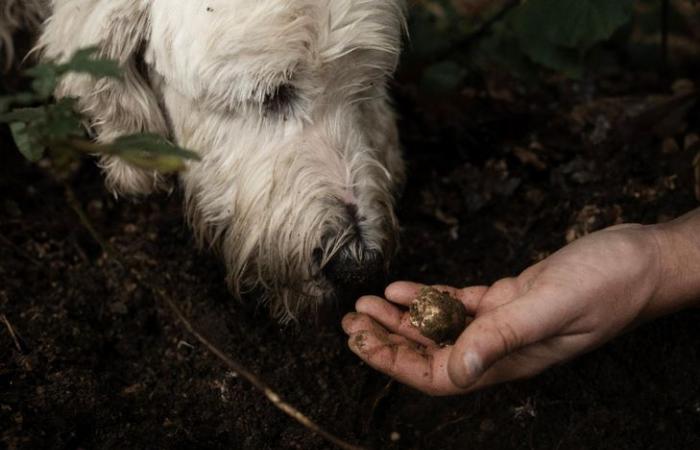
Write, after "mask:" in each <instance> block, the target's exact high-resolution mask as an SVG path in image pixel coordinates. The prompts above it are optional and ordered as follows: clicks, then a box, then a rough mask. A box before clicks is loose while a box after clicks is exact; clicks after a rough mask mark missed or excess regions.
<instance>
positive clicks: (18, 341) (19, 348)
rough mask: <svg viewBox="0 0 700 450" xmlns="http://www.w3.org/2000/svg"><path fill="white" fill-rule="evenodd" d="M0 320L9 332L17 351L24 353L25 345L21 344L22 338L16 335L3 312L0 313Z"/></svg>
mask: <svg viewBox="0 0 700 450" xmlns="http://www.w3.org/2000/svg"><path fill="white" fill-rule="evenodd" d="M0 321H2V323H3V324H4V325H5V328H7V332H8V333H10V337H12V340H13V341H14V343H15V348H16V349H17V351H18V352H20V353H22V354H24V353H26V352H25V347H24V345H22V339H21V338H20V337H19V335H17V332H16V331H15V328H14V327H13V326H12V324H11V323H10V321H9V320H8V319H7V316H6V315H5V314H0Z"/></svg>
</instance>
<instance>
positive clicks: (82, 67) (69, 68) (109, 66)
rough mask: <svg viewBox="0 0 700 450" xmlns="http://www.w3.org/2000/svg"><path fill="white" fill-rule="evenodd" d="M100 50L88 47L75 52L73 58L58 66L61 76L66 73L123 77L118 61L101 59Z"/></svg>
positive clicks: (100, 76)
mask: <svg viewBox="0 0 700 450" xmlns="http://www.w3.org/2000/svg"><path fill="white" fill-rule="evenodd" d="M99 51H100V50H99V48H97V47H88V48H84V49H82V50H78V51H77V52H75V54H74V55H73V57H72V58H71V59H70V60H69V61H68V62H66V63H65V64H61V65H60V66H58V71H59V73H61V74H64V73H66V72H76V73H86V74H89V75H92V76H94V77H96V78H118V79H121V77H122V70H121V68H120V67H119V63H118V62H117V61H113V60H111V59H105V58H99V57H96V55H98V54H99Z"/></svg>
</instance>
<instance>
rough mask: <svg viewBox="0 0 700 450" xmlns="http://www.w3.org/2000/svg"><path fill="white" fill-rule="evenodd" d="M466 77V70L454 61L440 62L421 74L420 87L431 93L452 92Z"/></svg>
mask: <svg viewBox="0 0 700 450" xmlns="http://www.w3.org/2000/svg"><path fill="white" fill-rule="evenodd" d="M466 76H467V70H466V69H464V68H463V67H462V66H461V65H459V64H458V63H457V62H455V61H442V62H439V63H437V64H433V65H432V66H429V67H428V68H427V69H425V71H424V72H423V78H422V80H421V87H423V88H424V89H425V90H427V91H430V92H433V93H446V92H454V91H455V90H456V89H457V88H458V87H459V85H460V84H461V83H462V81H463V80H464V77H466Z"/></svg>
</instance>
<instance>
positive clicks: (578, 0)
mask: <svg viewBox="0 0 700 450" xmlns="http://www.w3.org/2000/svg"><path fill="white" fill-rule="evenodd" d="M633 6H634V0H529V1H527V2H525V3H524V4H523V5H522V6H520V7H518V8H517V9H516V10H515V12H514V14H513V17H512V20H513V22H512V23H513V26H514V29H515V31H516V32H517V33H518V34H519V35H520V36H521V37H523V38H535V39H537V40H541V39H543V40H546V41H547V42H549V43H550V44H552V45H554V46H557V47H566V48H569V49H576V50H581V51H586V50H588V49H589V48H591V47H592V46H593V45H595V44H597V43H599V42H602V41H605V40H607V39H609V38H610V37H611V36H612V34H613V33H614V32H615V31H616V30H617V29H619V28H620V27H621V26H622V25H624V24H626V23H627V22H628V21H629V20H630V18H631V17H632V8H633Z"/></svg>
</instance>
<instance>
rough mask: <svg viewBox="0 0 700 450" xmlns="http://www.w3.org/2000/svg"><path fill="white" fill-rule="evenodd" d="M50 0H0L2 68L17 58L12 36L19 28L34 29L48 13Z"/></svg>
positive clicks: (6, 67)
mask: <svg viewBox="0 0 700 450" xmlns="http://www.w3.org/2000/svg"><path fill="white" fill-rule="evenodd" d="M47 3H48V0H0V69H2V70H9V68H10V66H11V65H12V62H13V61H14V59H15V47H14V41H13V39H12V37H13V36H14V34H15V33H16V32H17V31H18V30H25V31H30V32H31V31H34V30H37V29H38V28H39V24H41V22H42V20H44V18H45V15H46V14H47V13H48V5H47Z"/></svg>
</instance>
